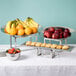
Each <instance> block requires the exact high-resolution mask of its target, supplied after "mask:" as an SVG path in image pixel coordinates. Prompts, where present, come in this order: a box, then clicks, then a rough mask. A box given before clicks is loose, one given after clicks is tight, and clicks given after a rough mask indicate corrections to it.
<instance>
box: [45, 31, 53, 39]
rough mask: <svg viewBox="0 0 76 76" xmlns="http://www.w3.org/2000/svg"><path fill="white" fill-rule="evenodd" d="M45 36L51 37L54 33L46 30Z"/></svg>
mask: <svg viewBox="0 0 76 76" xmlns="http://www.w3.org/2000/svg"><path fill="white" fill-rule="evenodd" d="M44 37H47V38H51V37H52V33H51V32H50V31H44Z"/></svg>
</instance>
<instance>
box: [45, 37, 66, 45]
mask: <svg viewBox="0 0 76 76" xmlns="http://www.w3.org/2000/svg"><path fill="white" fill-rule="evenodd" d="M46 40H49V42H50V43H51V41H58V42H59V43H60V45H62V41H63V40H65V44H67V38H63V39H50V38H44V43H46Z"/></svg>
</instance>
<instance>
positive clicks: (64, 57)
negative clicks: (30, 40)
mask: <svg viewBox="0 0 76 76" xmlns="http://www.w3.org/2000/svg"><path fill="white" fill-rule="evenodd" d="M72 46H74V48H73V50H72V51H71V52H67V51H64V52H61V53H60V55H58V56H56V57H55V58H53V59H52V58H51V57H50V55H43V56H37V55H36V49H33V48H30V49H29V48H28V47H20V49H22V52H21V56H20V58H19V60H17V61H11V60H9V59H8V58H7V57H0V68H1V67H12V68H15V67H27V69H32V68H33V69H35V70H36V69H46V70H47V69H48V71H49V69H50V67H54V68H56V67H65V66H66V67H73V70H74V71H75V70H76V69H75V68H76V45H72ZM8 48H9V45H0V49H4V50H6V49H8ZM46 51H47V50H46ZM1 70H2V69H0V71H1ZM16 70H17V69H16ZM55 70H57V68H56V69H54V71H55ZM71 70H72V69H71ZM36 72H37V71H36ZM0 73H1V72H0ZM74 74H75V75H76V71H75V73H74ZM2 75H3V74H2ZM3 76H5V75H3ZM10 76H12V75H11V74H10ZM19 76H21V75H19ZM27 76H29V75H27ZM33 76H34V75H33ZM42 76H43V75H42ZM45 76H47V75H45ZM48 76H50V74H49V75H48ZM54 76H55V75H54ZM66 76H68V75H66ZM70 76H71V75H70ZM73 76H74V75H73Z"/></svg>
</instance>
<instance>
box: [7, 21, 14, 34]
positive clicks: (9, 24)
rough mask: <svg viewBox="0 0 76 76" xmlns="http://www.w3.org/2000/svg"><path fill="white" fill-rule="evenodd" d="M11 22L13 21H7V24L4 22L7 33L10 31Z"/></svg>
mask: <svg viewBox="0 0 76 76" xmlns="http://www.w3.org/2000/svg"><path fill="white" fill-rule="evenodd" d="M12 22H13V21H8V22H7V24H6V30H7V33H10V30H11V25H12Z"/></svg>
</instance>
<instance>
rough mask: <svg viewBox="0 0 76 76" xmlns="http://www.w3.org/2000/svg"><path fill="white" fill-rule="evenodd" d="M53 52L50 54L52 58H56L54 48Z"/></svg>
mask: <svg viewBox="0 0 76 76" xmlns="http://www.w3.org/2000/svg"><path fill="white" fill-rule="evenodd" d="M50 51H51V52H50V55H51V58H54V57H55V51H54V50H52V49H51V50H50Z"/></svg>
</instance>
